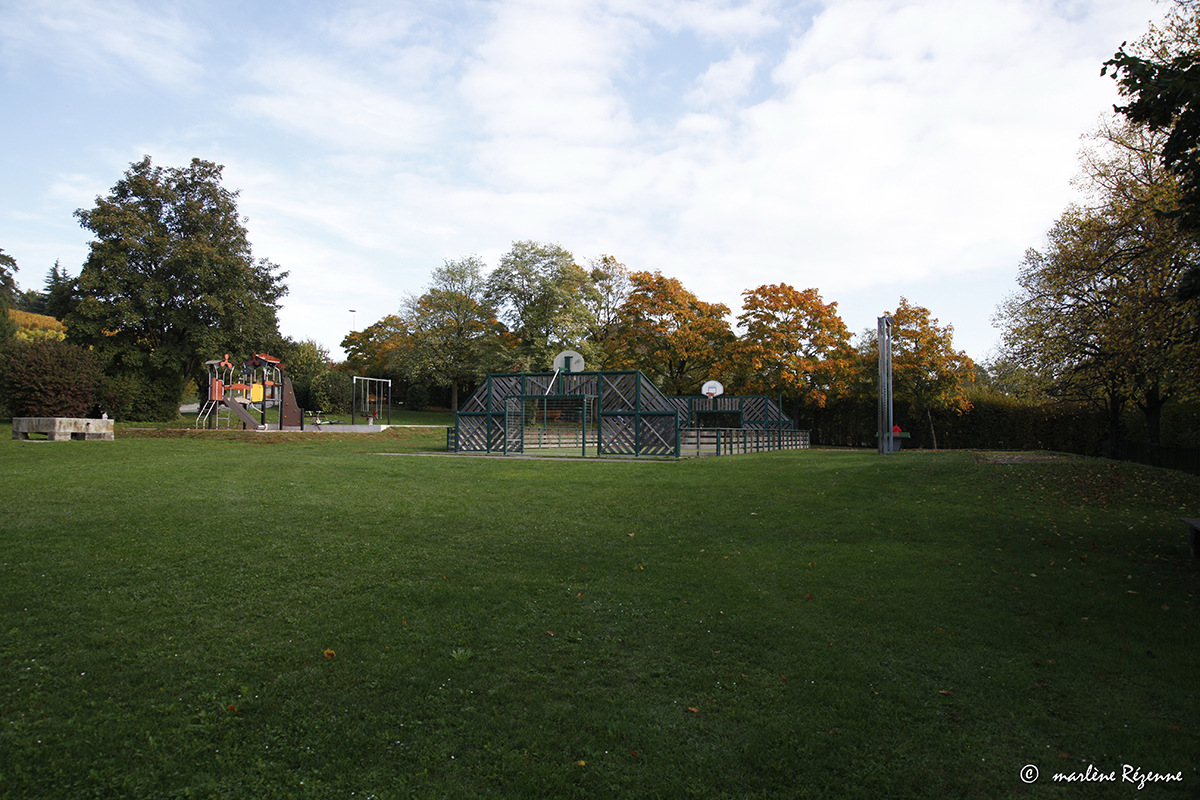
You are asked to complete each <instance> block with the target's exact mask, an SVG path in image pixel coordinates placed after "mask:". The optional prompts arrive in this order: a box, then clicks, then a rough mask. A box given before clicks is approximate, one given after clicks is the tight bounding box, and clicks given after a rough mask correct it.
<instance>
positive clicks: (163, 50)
mask: <svg viewBox="0 0 1200 800" xmlns="http://www.w3.org/2000/svg"><path fill="white" fill-rule="evenodd" d="M3 10H4V21H3V24H0V43H3V46H4V50H5V54H6V58H7V59H8V60H9V61H10V63H15V62H19V61H20V60H21V59H23V58H28V57H30V56H33V57H36V58H39V59H44V60H49V61H52V62H53V63H54V64H55V65H56V66H57V67H58V68H60V69H66V70H69V71H70V72H72V73H73V74H74V75H75V76H76V77H79V78H83V79H85V80H87V81H88V82H89V83H90V84H92V85H93V87H95V86H104V85H114V84H115V85H118V86H123V87H128V86H129V85H130V83H131V82H132V80H133V79H135V78H136V80H138V81H151V82H154V83H161V84H173V85H178V84H184V83H188V82H192V81H195V80H196V79H197V78H199V77H200V76H201V75H203V74H204V68H203V66H202V65H201V62H200V60H199V57H200V53H199V50H200V45H201V44H202V40H203V39H204V38H205V37H204V35H203V34H202V33H198V32H197V30H196V29H195V27H194V26H191V25H189V24H188V23H187V22H186V21H185V20H183V19H181V18H180V17H179V16H178V15H177V14H175V13H173V12H172V11H171V10H163V9H157V8H156V9H154V10H149V9H146V8H143V7H142V6H139V5H138V4H136V3H133V2H127V1H126V0H110V1H109V2H99V1H98V0H43V2H35V3H28V2H10V3H5V4H4V9H3Z"/></svg>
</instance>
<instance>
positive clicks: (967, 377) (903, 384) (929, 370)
mask: <svg viewBox="0 0 1200 800" xmlns="http://www.w3.org/2000/svg"><path fill="white" fill-rule="evenodd" d="M891 317H892V376H893V380H894V391H895V397H896V399H897V400H900V401H902V402H907V403H908V404H909V407H910V409H911V410H912V413H913V415H914V416H923V417H924V418H925V421H926V422H927V423H928V425H929V436H930V439H931V441H932V443H933V448H934V449H935V450H936V449H937V431H936V430H935V429H934V414H935V413H944V412H950V413H954V414H963V413H966V412H967V411H970V410H971V401H970V400H969V399H968V398H967V390H966V387H967V385H968V384H970V383H972V382H973V381H974V380H975V364H974V362H973V361H971V359H970V357H968V356H967V354H966V353H964V352H962V351H960V350H955V349H954V326H953V325H945V326H941V325H938V321H937V320H936V319H933V318H932V317H931V316H930V314H929V309H927V308H923V307H921V306H918V305H913V304H912V303H910V302H909V301H908V298H905V297H901V298H900V306H899V307H898V308H897V309H896V311H895V313H893V314H892V315H891ZM878 347H879V342H878V339H877V334H876V332H875V331H870V332H869V333H868V334H867V336H866V338H865V340H864V342H863V345H862V346H861V347H860V348H859V353H860V358H861V359H862V362H861V366H860V374H870V373H871V372H873V371H874V370H875V369H876V364H877V359H878V352H879V351H878ZM876 382H877V381H876V380H875V379H873V378H872V379H868V380H866V381H863V383H865V384H866V385H868V386H871V387H872V389H871V390H872V391H873V390H874V386H875V385H876Z"/></svg>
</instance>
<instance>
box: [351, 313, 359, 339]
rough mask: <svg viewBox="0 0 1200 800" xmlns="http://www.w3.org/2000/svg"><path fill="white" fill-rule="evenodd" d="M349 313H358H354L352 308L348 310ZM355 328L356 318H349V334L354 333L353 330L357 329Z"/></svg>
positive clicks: (356, 324)
mask: <svg viewBox="0 0 1200 800" xmlns="http://www.w3.org/2000/svg"><path fill="white" fill-rule="evenodd" d="M350 313H351V314H357V313H358V312H357V311H355V310H354V309H353V308H352V309H350ZM357 327H358V318H357V317H353V316H352V317H350V332H351V333H354V330H355V328H357Z"/></svg>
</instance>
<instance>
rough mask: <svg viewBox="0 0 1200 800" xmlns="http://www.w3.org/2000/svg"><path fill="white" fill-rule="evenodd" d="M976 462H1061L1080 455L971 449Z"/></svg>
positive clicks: (1038, 451)
mask: <svg viewBox="0 0 1200 800" xmlns="http://www.w3.org/2000/svg"><path fill="white" fill-rule="evenodd" d="M971 454H972V455H973V456H975V463H977V464H1061V463H1064V462H1067V461H1074V460H1075V459H1077V458H1081V456H1075V455H1071V454H1070V453H1051V452H1047V451H1044V450H973V451H972V452H971Z"/></svg>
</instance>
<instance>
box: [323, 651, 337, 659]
mask: <svg viewBox="0 0 1200 800" xmlns="http://www.w3.org/2000/svg"><path fill="white" fill-rule="evenodd" d="M336 656H337V653H335V652H333V651H332V650H326V651H325V657H326V658H334V657H336Z"/></svg>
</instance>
